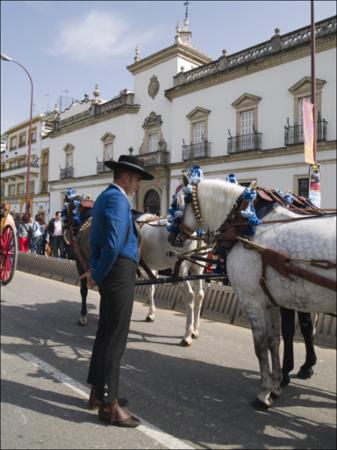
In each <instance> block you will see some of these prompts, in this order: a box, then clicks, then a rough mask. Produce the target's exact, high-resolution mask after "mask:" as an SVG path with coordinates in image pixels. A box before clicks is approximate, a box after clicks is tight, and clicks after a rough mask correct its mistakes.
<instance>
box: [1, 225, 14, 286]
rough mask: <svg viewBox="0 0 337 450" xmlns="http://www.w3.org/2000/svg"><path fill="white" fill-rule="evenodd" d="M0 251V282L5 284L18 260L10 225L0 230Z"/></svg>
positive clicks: (12, 230)
mask: <svg viewBox="0 0 337 450" xmlns="http://www.w3.org/2000/svg"><path fill="white" fill-rule="evenodd" d="M0 252H1V253H0V283H1V284H2V285H4V286H5V285H6V284H8V283H9V282H10V281H11V279H12V278H13V275H14V272H15V269H16V264H17V260H18V241H17V238H16V233H15V231H14V229H13V227H12V226H11V225H6V226H5V227H4V228H3V230H2V233H1V236H0Z"/></svg>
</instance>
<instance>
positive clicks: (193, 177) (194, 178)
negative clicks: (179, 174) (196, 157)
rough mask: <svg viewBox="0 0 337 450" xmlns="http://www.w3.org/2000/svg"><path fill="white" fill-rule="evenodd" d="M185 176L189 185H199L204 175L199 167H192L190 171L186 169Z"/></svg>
mask: <svg viewBox="0 0 337 450" xmlns="http://www.w3.org/2000/svg"><path fill="white" fill-rule="evenodd" d="M187 174H188V178H189V179H190V182H191V184H199V183H200V181H201V180H203V178H204V173H203V171H202V169H201V167H200V166H193V167H192V169H188V171H187Z"/></svg>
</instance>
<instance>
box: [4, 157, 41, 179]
mask: <svg viewBox="0 0 337 450" xmlns="http://www.w3.org/2000/svg"><path fill="white" fill-rule="evenodd" d="M29 171H30V174H33V175H38V174H39V164H38V162H37V161H36V160H33V161H31V163H30V169H29ZM26 174H27V159H22V160H18V161H14V162H11V163H5V164H4V167H2V170H1V178H2V180H6V179H7V178H13V177H16V176H25V175H26Z"/></svg>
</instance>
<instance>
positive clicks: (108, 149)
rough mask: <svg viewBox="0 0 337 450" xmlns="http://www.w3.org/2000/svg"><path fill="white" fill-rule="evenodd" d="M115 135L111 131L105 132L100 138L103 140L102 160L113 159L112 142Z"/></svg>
mask: <svg viewBox="0 0 337 450" xmlns="http://www.w3.org/2000/svg"><path fill="white" fill-rule="evenodd" d="M114 139H115V136H114V135H113V134H111V133H105V134H104V136H103V137H102V138H101V140H102V142H103V161H107V160H109V159H113V143H114Z"/></svg>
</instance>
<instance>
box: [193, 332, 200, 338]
mask: <svg viewBox="0 0 337 450" xmlns="http://www.w3.org/2000/svg"><path fill="white" fill-rule="evenodd" d="M198 337H199V333H192V334H191V338H192V339H198Z"/></svg>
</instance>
